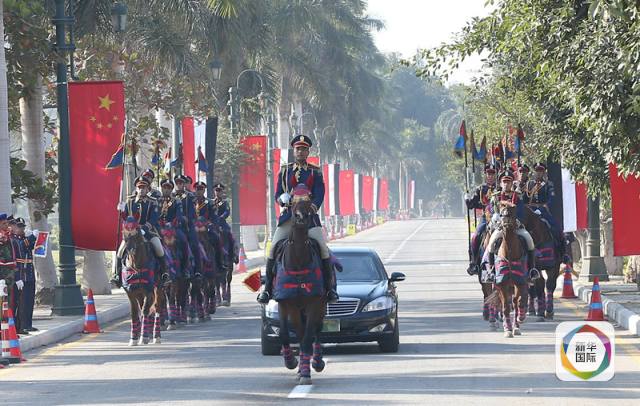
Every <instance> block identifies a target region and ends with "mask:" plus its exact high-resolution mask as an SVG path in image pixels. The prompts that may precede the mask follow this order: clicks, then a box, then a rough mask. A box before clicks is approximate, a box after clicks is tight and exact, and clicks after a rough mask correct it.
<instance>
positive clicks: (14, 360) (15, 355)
mask: <svg viewBox="0 0 640 406" xmlns="http://www.w3.org/2000/svg"><path fill="white" fill-rule="evenodd" d="M2 320H3V323H2V358H4V359H6V360H7V361H9V363H11V364H19V363H20V362H23V361H26V359H24V358H23V357H22V351H20V339H19V338H18V334H17V333H16V323H15V320H14V318H13V311H12V310H11V309H9V306H8V304H7V302H6V301H5V302H3V303H2ZM4 320H6V322H4Z"/></svg>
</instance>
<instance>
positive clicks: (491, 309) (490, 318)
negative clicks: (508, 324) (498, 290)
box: [489, 305, 496, 323]
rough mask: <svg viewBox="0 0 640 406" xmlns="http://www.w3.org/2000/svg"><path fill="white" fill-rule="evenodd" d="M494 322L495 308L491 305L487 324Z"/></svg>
mask: <svg viewBox="0 0 640 406" xmlns="http://www.w3.org/2000/svg"><path fill="white" fill-rule="evenodd" d="M495 321H496V307H495V306H493V305H491V306H489V322H491V323H495Z"/></svg>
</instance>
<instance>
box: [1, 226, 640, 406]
mask: <svg viewBox="0 0 640 406" xmlns="http://www.w3.org/2000/svg"><path fill="white" fill-rule="evenodd" d="M465 228H466V227H465V224H464V223H463V222H462V221H461V220H459V219H448V220H415V221H406V222H391V223H387V224H385V225H383V226H381V227H376V228H374V229H371V230H368V231H365V232H362V233H360V234H358V235H356V236H354V237H350V238H347V239H345V240H343V241H341V242H338V243H336V244H339V245H363V246H370V247H374V248H375V249H376V250H377V251H378V253H379V254H380V256H381V258H382V259H383V260H385V262H386V264H387V268H388V271H389V272H392V271H401V272H404V273H406V275H407V280H406V281H405V282H402V283H401V284H400V289H399V292H400V300H401V303H400V326H401V347H400V352H399V353H397V354H381V353H379V351H378V348H377V346H376V345H375V344H367V345H342V346H337V347H335V346H333V347H330V348H328V349H327V350H326V356H327V359H328V366H327V369H326V370H325V372H323V373H322V374H320V375H314V385H313V387H312V389H311V391H310V393H308V394H307V399H306V400H305V401H306V402H309V401H311V403H316V402H317V403H322V404H340V405H344V404H385V405H386V404H391V403H394V404H438V405H440V404H492V405H493V404H507V403H509V404H512V403H513V402H514V401H526V402H527V404H554V405H559V404H580V405H587V404H594V405H595V404H597V405H602V404H613V403H614V402H615V404H616V405H623V404H638V403H637V402H638V400H639V399H640V389H638V388H639V386H640V346H639V345H638V339H637V338H629V337H626V336H620V337H619V338H618V340H617V344H618V356H617V357H616V367H617V368H616V370H617V371H616V376H615V378H614V379H613V380H612V381H610V382H603V383H582V382H578V383H567V382H560V381H558V380H557V379H556V377H555V374H554V365H555V364H554V354H553V342H554V335H553V333H554V329H555V326H556V324H557V323H556V322H544V323H536V322H535V321H532V320H530V321H527V323H526V324H525V325H524V328H523V334H524V335H523V336H521V337H516V338H512V339H506V338H503V337H502V334H501V333H500V332H490V331H488V329H487V325H486V322H484V321H482V320H481V318H480V314H479V310H480V306H481V293H480V291H479V288H478V286H477V284H476V283H474V279H473V278H470V277H469V276H467V275H466V273H465V271H464V269H465V245H466V237H465ZM235 292H237V294H236V295H235V296H234V304H233V307H231V308H226V309H221V310H220V311H219V313H218V315H217V317H216V318H215V319H214V320H213V321H211V322H208V323H204V324H199V325H190V326H187V327H185V328H183V329H181V330H178V331H172V332H168V333H165V336H164V337H165V340H164V342H163V344H162V345H159V346H151V345H149V346H146V347H137V348H128V347H127V346H126V343H127V337H128V324H127V323H125V322H122V323H118V324H115V325H112V326H110V327H108V328H107V329H106V330H107V331H106V332H105V333H104V334H100V335H97V336H86V337H82V338H80V339H79V340H76V341H72V342H68V343H65V344H62V345H59V346H57V347H55V348H51V349H48V350H45V351H42V352H40V353H39V354H31V357H30V358H31V359H30V361H29V362H28V363H26V364H22V365H20V366H17V367H12V368H10V369H5V370H2V371H0V399H1V400H0V403H2V404H29V405H34V404H47V405H58V404H74V405H75V404H88V403H91V404H114V403H119V404H120V403H122V404H145V403H148V404H159V403H162V404H189V405H192V404H211V403H214V402H219V403H222V404H225V405H226V404H249V403H256V404H266V403H277V404H281V403H283V402H285V401H287V399H286V398H287V397H288V396H289V395H290V393H291V391H292V390H293V389H294V387H295V380H294V376H293V374H292V373H291V372H290V371H288V370H286V369H284V367H283V366H282V360H281V358H280V357H263V356H261V355H260V347H259V345H260V342H259V331H260V321H259V318H258V316H257V314H258V307H257V305H256V304H255V302H254V301H253V300H254V295H253V294H249V293H248V291H247V290H246V289H244V288H243V287H241V286H240V285H236V286H235ZM583 315H584V309H582V308H576V305H575V304H566V303H561V304H558V305H557V317H556V321H564V320H576V319H579V318H580V317H583ZM290 401H292V402H296V400H290Z"/></svg>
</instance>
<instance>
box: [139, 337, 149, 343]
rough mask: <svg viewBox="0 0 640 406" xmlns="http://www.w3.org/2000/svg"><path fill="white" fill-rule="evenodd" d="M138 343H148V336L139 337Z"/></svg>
mask: <svg viewBox="0 0 640 406" xmlns="http://www.w3.org/2000/svg"><path fill="white" fill-rule="evenodd" d="M138 344H140V345H147V344H149V338H147V337H144V338H141V339H140V341H138Z"/></svg>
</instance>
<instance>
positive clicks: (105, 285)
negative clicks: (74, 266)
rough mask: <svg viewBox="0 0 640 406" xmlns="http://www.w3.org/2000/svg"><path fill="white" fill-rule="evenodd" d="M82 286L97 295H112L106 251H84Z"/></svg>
mask: <svg viewBox="0 0 640 406" xmlns="http://www.w3.org/2000/svg"><path fill="white" fill-rule="evenodd" d="M82 287H83V288H84V289H89V288H91V290H92V291H93V294H95V295H110V294H111V283H109V276H108V275H107V266H106V262H105V256H104V251H91V250H85V251H84V266H83V269H82Z"/></svg>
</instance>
